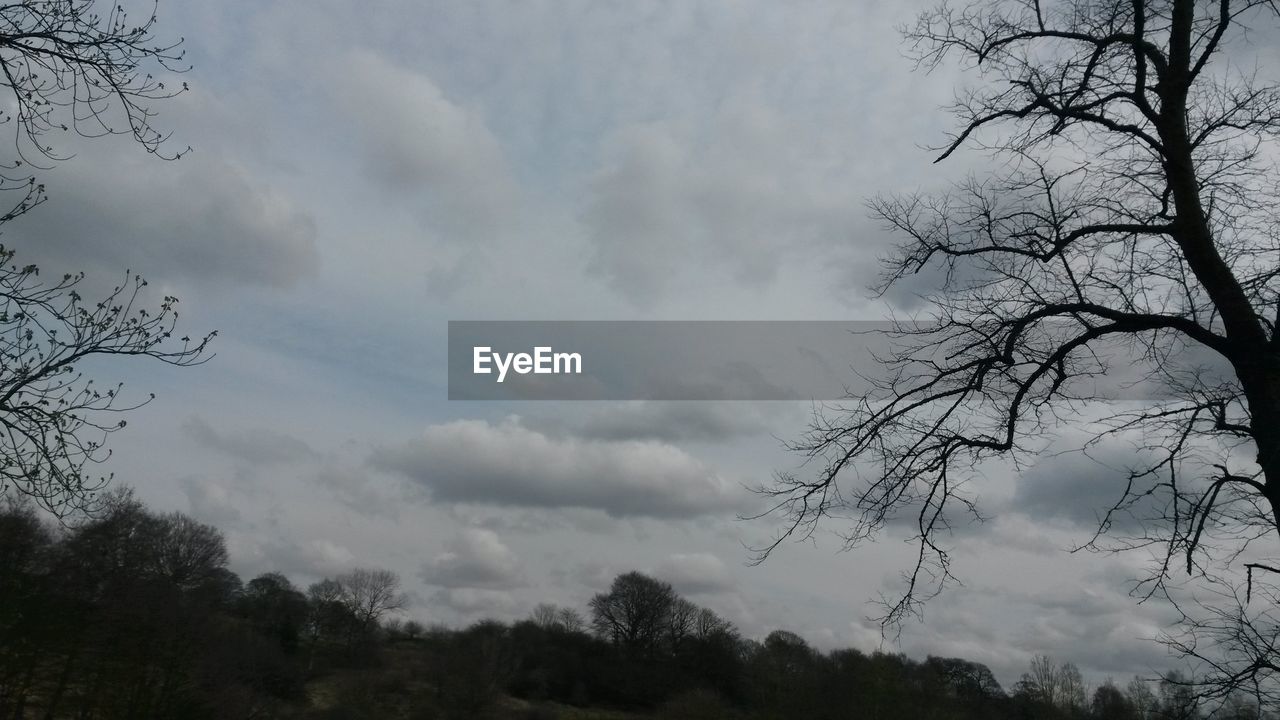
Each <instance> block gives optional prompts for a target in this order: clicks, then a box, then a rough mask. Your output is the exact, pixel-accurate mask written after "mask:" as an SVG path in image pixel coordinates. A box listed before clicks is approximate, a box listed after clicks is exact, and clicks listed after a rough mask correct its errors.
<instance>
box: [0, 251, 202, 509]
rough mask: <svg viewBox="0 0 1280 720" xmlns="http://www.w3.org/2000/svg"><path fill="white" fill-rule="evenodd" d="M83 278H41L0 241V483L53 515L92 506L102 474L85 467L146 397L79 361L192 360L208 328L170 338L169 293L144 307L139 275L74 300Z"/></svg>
mask: <svg viewBox="0 0 1280 720" xmlns="http://www.w3.org/2000/svg"><path fill="white" fill-rule="evenodd" d="M83 279H84V276H83V275H82V274H81V275H64V276H62V278H61V279H58V280H54V281H49V282H46V281H45V280H43V279H42V278H40V275H39V269H38V268H36V267H35V266H33V265H19V264H18V263H16V262H14V253H13V251H12V250H8V249H6V248H4V246H0V487H5V488H13V489H14V490H16V491H17V492H19V493H22V494H24V495H27V496H29V497H31V498H32V499H33V500H35V501H36V503H38V504H39V505H40V506H41V507H43V508H45V509H46V510H49V511H50V512H53V513H55V514H60V515H65V514H67V513H69V512H73V511H79V510H85V509H87V508H89V507H91V506H92V504H93V501H94V498H95V493H96V492H97V491H98V490H99V489H101V488H102V487H104V486H105V485H106V484H107V482H108V480H109V479H110V478H109V476H92V475H89V474H87V472H86V470H87V468H88V467H89V466H91V465H93V464H96V463H100V462H102V461H103V460H105V459H106V458H107V457H109V456H110V452H109V451H108V450H107V449H106V447H105V443H106V439H107V436H108V435H110V434H111V433H113V432H115V431H117V430H119V429H121V428H123V427H124V426H125V422H124V420H122V419H120V417H119V416H120V415H121V414H123V413H125V412H128V411H130V410H134V409H137V408H138V407H140V406H142V405H145V404H146V403H147V402H148V400H146V399H144V400H141V401H126V400H124V399H122V398H121V395H120V391H121V388H122V387H123V385H121V384H117V385H115V386H111V385H107V386H103V385H100V384H97V383H95V382H94V380H93V379H92V378H90V377H88V376H86V375H85V374H84V372H83V371H82V370H81V369H80V368H81V365H82V364H83V363H86V362H89V361H92V360H96V359H98V358H106V357H119V356H135V357H150V358H154V359H156V360H159V361H161V362H164V363H168V364H170V365H177V366H188V365H195V364H199V363H201V362H204V361H205V360H207V359H208V357H209V355H208V354H207V353H206V348H207V347H208V344H209V342H210V341H211V340H212V338H213V337H214V335H215V334H216V333H210V334H209V335H206V336H205V337H203V338H196V339H192V338H189V337H182V338H180V339H179V338H174V337H173V334H174V332H175V327H176V324H177V321H178V311H177V302H178V301H177V298H174V297H165V298H163V300H162V301H161V303H160V305H159V307H158V308H148V307H147V306H146V305H145V304H144V302H143V301H144V300H145V298H144V296H143V293H144V289H145V288H146V286H147V284H146V282H145V281H144V280H142V278H140V277H137V276H135V275H130V274H126V277H125V282H124V283H123V284H121V285H119V286H117V287H116V288H115V289H114V290H113V291H111V292H110V293H109V294H107V295H106V297H104V298H102V299H101V300H97V301H91V300H86V299H84V298H83V297H81V295H80V293H79V292H78V288H77V286H78V285H79V284H80V282H81V281H82V280H83Z"/></svg>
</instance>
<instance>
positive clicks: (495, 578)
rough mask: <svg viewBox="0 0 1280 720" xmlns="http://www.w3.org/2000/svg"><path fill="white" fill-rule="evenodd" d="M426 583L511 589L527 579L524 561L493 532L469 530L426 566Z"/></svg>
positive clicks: (423, 570) (445, 585) (479, 529)
mask: <svg viewBox="0 0 1280 720" xmlns="http://www.w3.org/2000/svg"><path fill="white" fill-rule="evenodd" d="M421 577H422V581H423V582H425V583H427V584H428V585H439V586H441V587H446V588H486V589H489V590H510V589H512V588H516V587H520V586H521V585H523V584H524V580H523V578H522V576H521V573H520V561H519V559H518V558H517V557H516V555H515V553H513V552H511V549H510V548H508V547H507V546H506V545H504V544H503V542H502V539H501V538H499V537H498V534H497V533H495V532H493V531H492V530H485V529H482V528H467V529H465V530H463V531H461V532H460V533H458V535H457V536H456V537H454V538H453V540H451V541H450V542H449V543H448V545H447V546H446V549H445V551H444V552H442V553H440V554H439V555H436V556H435V557H434V558H433V559H432V560H431V561H430V562H428V563H427V564H426V565H424V566H423V568H422V572H421Z"/></svg>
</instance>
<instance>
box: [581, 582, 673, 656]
mask: <svg viewBox="0 0 1280 720" xmlns="http://www.w3.org/2000/svg"><path fill="white" fill-rule="evenodd" d="M675 602H676V594H675V591H674V590H672V589H671V585H669V584H668V583H665V582H662V581H661V580H655V579H653V578H651V577H649V576H648V575H644V574H642V573H638V572H629V573H625V574H623V575H619V576H618V577H616V578H614V580H613V584H612V585H611V586H610V587H609V592H607V593H601V594H599V595H596V596H595V597H593V598H591V625H592V627H594V628H595V630H596V632H597V633H599V634H600V636H601V637H605V638H608V639H609V640H611V641H613V642H614V643H616V644H618V645H621V646H622V647H624V648H627V649H628V650H636V651H642V652H653V651H654V650H656V649H657V648H658V646H659V643H660V642H661V641H662V639H663V637H664V635H665V633H666V632H667V627H668V623H669V622H670V619H671V608H672V606H673V605H674V604H675Z"/></svg>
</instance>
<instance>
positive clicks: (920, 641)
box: [6, 0, 1172, 686]
mask: <svg viewBox="0 0 1280 720" xmlns="http://www.w3.org/2000/svg"><path fill="white" fill-rule="evenodd" d="M160 10H161V16H160V29H161V34H165V33H168V34H169V35H171V36H179V35H181V36H185V38H186V47H187V49H188V52H189V58H190V60H191V61H192V62H193V63H194V65H195V69H194V70H193V71H192V72H191V73H190V74H189V75H188V76H187V77H186V78H185V79H186V80H187V82H189V83H190V85H191V88H192V89H191V91H190V92H189V93H187V94H185V95H183V96H181V97H180V98H178V99H177V100H174V101H172V102H169V103H166V104H164V105H163V106H161V107H160V108H159V109H160V110H161V115H160V119H159V121H158V122H159V124H160V125H161V126H162V127H165V128H168V129H172V130H173V132H174V137H173V141H172V142H173V143H174V144H175V145H176V146H177V147H183V146H185V145H188V144H190V145H191V146H193V148H194V152H193V153H192V154H191V155H189V156H188V157H186V158H184V159H182V160H181V161H178V162H173V163H166V162H164V161H161V160H158V159H156V158H154V157H151V156H148V155H146V154H145V153H144V152H142V151H141V150H140V149H139V148H138V147H136V146H132V145H130V144H129V143H127V142H111V141H95V142H92V143H83V144H75V145H74V147H73V148H72V149H74V151H75V152H76V157H75V158H73V159H72V160H70V161H67V162H64V163H62V164H61V165H59V166H58V167H56V168H55V169H53V170H50V171H48V172H46V173H44V175H43V176H42V178H43V180H44V181H45V182H46V183H47V185H48V188H49V193H50V195H51V200H50V202H49V203H48V204H47V205H46V206H44V207H42V208H40V209H39V210H37V211H36V212H34V213H32V214H31V215H30V216H29V217H28V218H25V219H24V220H23V221H22V224H21V225H20V226H17V225H16V224H15V226H14V227H12V229H8V228H7V229H6V232H7V237H6V239H7V240H8V241H9V242H10V243H11V244H12V245H13V246H15V247H16V248H17V249H18V250H19V251H20V252H21V253H22V255H21V258H20V259H25V260H32V261H39V262H41V263H42V264H43V265H44V266H46V267H49V268H51V269H56V270H59V271H61V270H64V269H65V270H76V269H84V270H86V271H88V272H89V273H90V274H91V275H92V276H94V277H95V278H107V279H108V280H112V281H113V280H114V279H115V278H117V277H118V276H119V274H120V273H121V272H122V271H123V270H124V268H131V269H133V270H135V271H139V272H141V273H143V274H144V275H145V276H146V277H147V278H148V279H149V280H150V281H151V282H152V284H153V286H154V287H156V288H157V289H159V290H162V291H164V292H172V293H173V294H176V295H178V296H179V297H180V298H181V301H182V302H181V309H182V313H183V316H182V321H183V328H184V330H185V331H188V332H191V333H192V334H196V333H198V332H201V331H204V330H208V329H217V330H218V331H219V337H218V339H217V341H216V345H215V349H216V351H217V357H216V358H215V359H214V361H213V362H211V363H209V364H207V365H204V366H201V367H198V368H192V369H185V370H175V369H172V368H167V367H157V366H154V365H149V366H142V365H138V364H134V363H129V364H126V365H110V366H103V369H102V371H101V372H102V375H103V376H104V379H111V378H117V377H118V378H121V379H124V380H126V382H127V383H128V387H129V388H131V389H132V391H133V392H136V393H143V392H155V393H156V394H157V396H158V397H157V399H156V401H155V402H154V403H153V404H151V405H150V406H148V407H146V408H145V409H143V410H141V411H139V412H137V413H134V414H133V415H131V416H130V419H129V423H130V426H129V428H128V429H127V430H126V431H125V432H122V433H119V434H117V435H116V436H114V445H113V447H114V451H115V455H114V457H113V458H112V459H111V461H110V463H109V468H108V469H110V470H112V471H114V472H115V474H116V478H117V480H118V481H119V482H121V483H126V484H129V485H132V486H134V487H136V488H137V489H138V491H139V493H140V494H141V496H142V497H143V498H144V499H145V500H146V501H147V502H149V503H150V504H151V505H152V506H153V507H155V508H157V509H162V510H180V511H183V512H187V513H190V514H192V515H194V516H195V517H197V518H199V519H201V520H203V521H206V522H210V523H213V524H215V525H217V526H218V527H219V528H221V529H222V530H223V531H224V532H225V533H226V536H227V540H228V543H229V546H230V551H231V558H232V564H233V566H234V568H235V569H236V570H237V571H239V572H241V573H242V574H243V575H244V576H245V577H246V579H247V578H248V577H251V576H252V575H254V574H256V573H259V572H263V571H268V570H278V571H282V572H284V573H286V574H288V575H289V576H290V577H291V578H292V579H293V580H294V581H295V582H296V583H299V584H301V585H306V584H308V583H310V582H313V581H315V580H316V579H319V578H320V577H323V576H324V575H326V574H333V573H338V572H342V571H344V570H347V569H350V568H351V567H353V566H383V567H388V568H391V569H393V570H396V571H397V572H399V573H400V575H401V576H402V577H403V578H404V580H405V583H406V586H407V589H408V590H409V591H410V592H411V595H412V598H413V603H412V605H411V606H410V607H409V608H408V613H409V614H410V615H412V616H413V617H416V618H418V619H420V620H423V621H426V622H443V623H447V624H451V625H456V624H461V623H467V622H470V621H474V620H478V619H480V618H485V617H497V618H502V619H514V618H519V617H523V616H525V615H527V614H528V613H529V611H530V610H531V608H532V607H533V605H534V604H536V603H538V602H543V601H551V602H557V603H562V604H568V605H572V606H574V607H577V608H579V609H585V605H586V602H587V600H588V599H589V598H590V596H591V595H592V594H593V593H595V592H599V591H601V590H603V589H605V588H606V587H607V585H608V583H609V581H610V580H611V579H612V577H613V576H614V575H616V574H618V573H620V572H624V571H627V570H631V569H639V570H643V571H645V572H649V573H652V574H654V575H656V576H658V577H661V578H664V579H667V580H669V581H671V582H672V583H673V584H674V585H675V586H676V588H677V589H678V590H680V591H681V592H682V593H685V594H686V595H688V596H689V597H690V598H691V599H693V600H694V601H696V602H698V603H700V604H704V605H707V606H709V607H711V608H713V609H715V610H716V611H718V612H720V613H721V614H723V615H725V616H727V617H729V618H730V619H732V620H733V621H734V622H736V623H737V624H738V625H739V626H740V627H741V628H742V629H743V631H744V632H745V633H746V634H747V635H749V636H754V637H757V638H762V637H763V636H764V635H765V634H766V633H768V632H769V631H770V630H773V629H777V628H785V629H788V630H792V631H795V632H797V633H800V634H801V635H802V636H804V637H806V638H807V639H809V640H810V642H812V643H813V644H815V645H817V646H820V647H822V648H831V647H836V646H850V645H851V646H854V647H857V648H859V649H862V650H864V651H871V650H875V649H877V648H883V649H886V650H898V649H901V650H903V651H905V652H907V653H908V654H910V655H913V656H915V657H918V658H921V659H922V658H923V657H924V656H925V655H926V654H938V655H947V656H963V657H966V658H970V659H973V660H978V661H981V662H985V663H987V664H988V665H990V666H991V668H992V669H993V670H994V671H995V672H996V674H997V676H998V677H999V678H1000V680H1001V681H1002V682H1004V683H1005V684H1006V686H1007V685H1009V684H1011V683H1012V682H1013V681H1014V680H1016V678H1017V675H1018V674H1019V673H1021V672H1023V671H1024V670H1025V669H1026V667H1027V664H1028V661H1029V659H1030V658H1031V656H1032V655H1033V654H1037V653H1048V654H1050V655H1053V656H1055V657H1056V658H1059V659H1061V660H1071V661H1074V662H1076V663H1078V664H1079V665H1080V666H1081V668H1082V669H1083V670H1085V672H1086V674H1087V675H1088V676H1089V677H1090V678H1091V679H1093V680H1095V681H1097V680H1101V679H1102V678H1103V677H1105V676H1107V675H1114V676H1116V677H1117V679H1124V678H1127V677H1128V676H1130V675H1132V674H1134V673H1148V672H1151V671H1152V670H1153V669H1163V668H1165V667H1169V666H1170V665H1171V661H1170V660H1168V659H1166V657H1165V655H1164V652H1163V650H1162V649H1161V648H1160V647H1158V646H1156V645H1155V644H1153V643H1151V642H1149V641H1148V640H1147V638H1150V637H1152V636H1154V635H1156V634H1157V633H1158V632H1159V629H1160V627H1161V624H1162V623H1166V622H1168V621H1170V620H1171V619H1172V618H1170V617H1169V615H1168V613H1167V611H1166V610H1165V609H1164V608H1162V607H1160V606H1158V605H1155V604H1148V605H1143V606H1138V605H1137V604H1136V603H1135V602H1134V601H1133V600H1131V599H1130V598H1128V597H1127V596H1126V591H1127V588H1128V584H1127V583H1126V582H1125V581H1126V579H1127V578H1131V577H1135V576H1136V575H1137V572H1136V570H1135V569H1134V568H1135V567H1137V564H1138V563H1140V562H1141V560H1142V558H1136V557H1128V558H1124V557H1122V558H1115V557H1106V556H1099V555H1096V554H1088V553H1080V554H1069V553H1067V552H1066V551H1065V550H1066V549H1067V548H1070V547H1072V546H1073V545H1075V544H1078V543H1080V542H1082V541H1084V540H1086V539H1087V538H1088V536H1089V533H1090V530H1091V524H1092V523H1093V522H1094V520H1095V518H1096V514H1095V513H1096V511H1097V510H1098V509H1099V508H1100V507H1101V506H1102V505H1103V504H1105V503H1106V502H1107V501H1108V500H1112V499H1114V497H1113V493H1114V492H1118V489H1117V488H1116V486H1115V484H1114V480H1115V478H1116V477H1117V473H1118V472H1119V469H1120V468H1122V467H1123V466H1124V464H1125V463H1126V462H1128V461H1129V459H1128V455H1130V454H1131V453H1132V451H1131V450H1130V449H1129V447H1128V446H1127V445H1123V444H1120V443H1117V444H1116V445H1115V446H1114V447H1111V446H1109V447H1104V448H1102V449H1101V451H1100V452H1098V453H1095V456H1096V457H1097V460H1090V459H1087V458H1084V457H1081V456H1078V455H1070V456H1057V457H1051V458H1049V459H1046V460H1044V461H1042V462H1039V463H1037V464H1035V465H1033V466H1032V467H1028V468H1024V469H1023V471H1022V474H1021V475H1018V474H1016V473H1015V472H1014V470H1013V469H1012V468H1008V467H1003V466H992V467H991V468H989V469H984V472H983V473H982V477H980V478H979V479H978V480H977V481H976V482H975V486H974V487H975V489H976V490H977V491H978V492H979V494H980V495H981V498H982V507H983V509H984V511H985V512H986V513H987V514H988V515H989V516H990V517H991V520H990V522H988V523H987V524H985V525H984V526H981V527H961V528H957V531H956V534H955V536H954V538H952V544H953V546H954V548H955V551H956V556H955V563H954V566H953V570H954V572H955V573H956V574H957V575H958V576H959V577H960V578H961V580H963V581H964V583H965V585H964V587H957V588H954V589H952V590H951V591H949V592H947V593H946V594H944V595H943V596H941V597H939V598H937V599H935V600H934V601H932V602H931V603H930V604H929V605H928V607H927V609H926V613H925V617H924V620H923V622H920V623H916V624H911V625H908V626H907V627H905V628H904V631H903V633H902V636H901V639H900V641H899V642H896V643H895V642H893V641H886V640H882V638H881V636H880V632H879V629H878V627H877V626H876V625H875V624H874V623H872V622H869V621H868V620H867V619H866V618H867V617H868V616H870V615H874V614H876V613H877V608H876V607H875V606H873V605H871V604H869V603H870V602H871V601H874V600H875V599H876V598H877V597H879V595H880V594H881V593H890V594H891V593H893V592H895V591H896V590H897V589H899V587H900V585H899V573H900V572H901V571H902V570H904V569H906V567H907V566H906V563H907V562H908V561H909V560H910V557H911V552H912V548H911V546H910V545H908V544H906V543H905V542H904V540H905V537H906V535H905V534H904V533H902V532H901V531H900V529H895V528H891V529H890V531H889V532H887V533H886V534H885V535H884V536H883V537H882V538H881V540H880V541H879V542H877V543H875V544H872V545H868V546H866V547H863V548H860V549H858V550H856V551H854V552H851V553H841V552H838V549H839V543H838V542H836V541H835V539H834V538H832V537H828V536H825V535H823V536H819V537H818V538H816V541H815V542H814V543H812V544H800V545H784V546H782V547H781V548H780V549H779V551H778V552H777V553H776V555H775V556H774V557H773V558H772V559H771V560H770V561H768V562H766V563H765V564H763V565H761V566H758V567H750V566H748V565H747V562H748V561H749V560H750V558H751V553H750V551H749V550H748V549H747V548H748V547H751V546H757V545H759V544H761V543H763V542H766V541H767V540H769V539H770V538H771V537H772V536H773V535H774V533H776V532H777V530H778V529H779V528H778V525H777V521H776V520H759V521H740V520H738V519H737V517H738V516H739V515H742V514H750V513H751V512H752V510H753V509H755V508H756V507H757V506H758V501H757V499H756V498H754V497H753V496H752V495H750V494H749V493H747V492H745V491H744V489H743V487H744V486H751V485H758V484H760V483H762V482H767V481H768V480H769V478H770V476H771V473H772V472H774V471H775V470H792V469H796V468H797V466H798V464H799V460H800V458H798V457H796V456H794V455H791V454H789V453H787V452H786V451H784V450H783V448H782V441H784V440H787V439H796V438H798V436H799V435H800V434H801V433H802V432H803V430H804V428H805V421H806V417H807V414H808V412H809V410H810V408H809V407H808V406H807V405H803V404H797V403H638V402H633V403H576V404H575V403H554V402H530V403H523V404H519V403H467V402H449V401H447V400H446V399H445V397H446V395H445V379H446V378H445V364H444V361H445V338H446V336H445V332H446V322H447V321H448V320H450V319H454V320H459V319H768V320H792V319H794V320H841V319H864V320H865V319H882V318H884V317H886V316H887V314H888V313H889V312H890V310H891V308H893V307H894V306H895V305H896V306H897V307H898V308H903V307H910V306H911V305H912V303H913V302H914V299H913V296H912V294H911V292H910V289H911V287H912V286H911V285H908V287H907V288H906V290H904V291H902V292H895V293H892V294H890V295H889V296H888V297H886V298H882V299H876V298H873V297H872V296H871V294H870V293H869V292H868V289H867V288H868V286H869V285H870V284H871V283H872V282H873V281H874V279H875V277H876V273H877V272H878V267H877V265H876V258H877V257H878V256H879V255H880V254H882V253H883V252H885V251H886V249H887V248H889V247H890V246H891V244H892V242H893V241H894V238H892V237H890V236H888V235H886V234H885V233H884V232H882V230H881V229H880V228H879V227H878V226H877V225H876V224H875V223H874V222H873V221H871V220H870V219H868V217H867V213H866V210H865V205H864V203H865V200H866V199H867V198H868V197H869V196H871V195H874V194H876V193H880V192H895V191H913V190H916V189H926V190H927V189H938V188H941V187H942V183H943V182H944V181H945V180H946V179H947V178H948V177H956V176H958V175H960V174H962V173H964V172H966V171H968V170H969V169H971V168H974V167H980V166H981V164H982V163H983V162H984V161H985V160H984V158H982V157H980V156H975V155H966V154H964V153H960V154H958V155H957V156H956V157H955V158H953V159H952V160H950V161H949V162H948V164H944V165H943V166H935V165H932V164H931V161H932V159H933V156H932V155H931V154H930V153H929V152H928V151H927V150H926V149H924V146H926V145H932V144H937V143H938V142H939V141H940V140H941V139H942V137H943V133H944V132H945V131H946V130H947V129H948V128H949V127H950V119H949V118H948V117H947V116H946V114H945V113H944V112H942V111H941V110H940V107H941V106H942V105H944V104H945V103H946V102H947V101H948V100H950V98H951V94H952V92H953V90H954V88H955V87H956V83H957V82H958V78H959V77H960V75H959V74H958V73H955V72H952V71H950V70H948V69H945V68H944V69H943V70H941V71H938V72H936V73H935V74H933V75H930V76H925V75H922V74H917V73H914V72H913V69H912V65H911V63H910V61H909V60H907V59H906V58H905V57H904V56H903V55H902V53H901V48H900V45H899V40H898V35H897V33H896V31H895V27H896V26H898V25H899V24H901V23H904V22H907V21H909V20H911V19H912V17H913V15H914V12H915V10H914V9H913V5H912V4H911V3H904V2H847V1H845V0H839V1H832V2H820V1H817V0H815V1H813V2H805V3H799V4H792V3H778V2H773V1H771V0H760V1H759V2H745V1H744V2H711V1H709V0H708V1H699V2H669V3H661V2H642V3H631V2H585V1H583V2H567V1H560V0H556V1H551V0H547V1H545V2H519V3H517V2H497V1H494V2H483V1H476V2H430V3H424V2H410V1H409V0H405V1H403V2H389V1H382V0H380V1H379V2H376V3H350V2H340V1H338V0H305V1H304V0H282V1H281V2H273V3H261V2H241V1H239V0H234V1H232V0H228V1H223V2H217V3H209V2H204V3H177V2H171V1H166V2H162V4H161V8H160ZM1067 440H1069V438H1068V439H1067ZM799 471H800V472H805V471H806V470H804V469H803V468H800V470H799ZM1067 482H1069V483H1070V484H1069V485H1068V484H1067ZM828 529H830V530H839V529H841V527H840V526H839V525H837V524H833V525H830V526H829V528H828Z"/></svg>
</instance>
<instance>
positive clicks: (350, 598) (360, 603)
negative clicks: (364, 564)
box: [336, 568, 406, 628]
mask: <svg viewBox="0 0 1280 720" xmlns="http://www.w3.org/2000/svg"><path fill="white" fill-rule="evenodd" d="M336 582H337V583H338V585H339V587H340V588H341V595H340V596H339V597H340V599H341V602H342V604H343V605H344V606H346V608H347V610H348V611H350V613H351V614H352V616H354V617H355V619H356V620H357V621H358V622H359V623H360V624H361V626H363V627H365V628H371V627H373V626H375V625H377V623H378V620H380V619H381V618H382V616H383V615H385V614H387V613H389V612H391V611H393V610H399V609H400V608H403V607H404V604H405V601H406V598H405V595H404V593H402V592H401V591H400V576H399V575H397V574H395V573H394V572H392V571H390V570H378V569H367V568H359V569H356V570H352V571H351V572H349V573H345V574H343V575H339V576H338V578H337V580H336Z"/></svg>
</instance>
